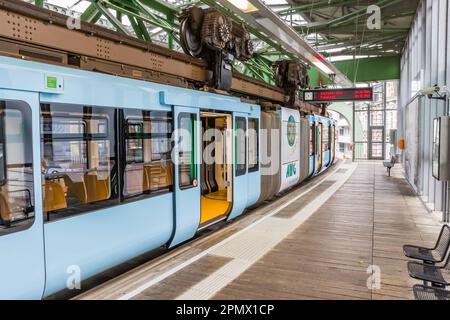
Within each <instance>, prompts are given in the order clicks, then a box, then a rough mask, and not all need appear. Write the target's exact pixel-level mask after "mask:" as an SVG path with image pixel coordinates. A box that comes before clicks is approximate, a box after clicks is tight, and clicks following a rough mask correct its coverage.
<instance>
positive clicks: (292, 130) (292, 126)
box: [287, 116, 297, 147]
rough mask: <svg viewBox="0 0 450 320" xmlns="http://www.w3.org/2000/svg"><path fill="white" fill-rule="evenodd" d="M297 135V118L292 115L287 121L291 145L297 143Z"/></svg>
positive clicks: (288, 137)
mask: <svg viewBox="0 0 450 320" xmlns="http://www.w3.org/2000/svg"><path fill="white" fill-rule="evenodd" d="M296 136H297V126H296V123H295V118H294V117H293V116H290V117H289V119H288V123H287V139H288V144H289V146H290V147H293V146H294V144H295V138H296Z"/></svg>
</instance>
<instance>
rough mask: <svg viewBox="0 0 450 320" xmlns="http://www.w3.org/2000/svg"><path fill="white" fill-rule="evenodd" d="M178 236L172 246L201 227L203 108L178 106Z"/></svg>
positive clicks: (187, 237) (186, 238)
mask: <svg viewBox="0 0 450 320" xmlns="http://www.w3.org/2000/svg"><path fill="white" fill-rule="evenodd" d="M173 115H174V120H173V122H174V136H173V138H174V141H173V143H174V148H173V151H172V160H173V162H174V171H175V172H174V177H175V180H174V233H173V236H172V239H171V241H170V245H169V246H170V247H173V246H176V245H177V244H180V243H182V242H184V241H186V240H188V239H190V238H192V237H193V236H194V235H195V233H196V232H197V229H198V227H199V225H200V196H201V190H200V183H199V172H200V159H201V158H200V157H201V154H200V148H199V146H200V138H199V133H200V119H199V109H196V108H189V107H178V106H175V107H174V112H173Z"/></svg>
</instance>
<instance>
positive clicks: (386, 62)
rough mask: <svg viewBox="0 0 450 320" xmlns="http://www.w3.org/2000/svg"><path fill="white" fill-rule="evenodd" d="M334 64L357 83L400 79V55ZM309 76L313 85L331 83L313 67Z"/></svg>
mask: <svg viewBox="0 0 450 320" xmlns="http://www.w3.org/2000/svg"><path fill="white" fill-rule="evenodd" d="M333 64H334V65H335V66H336V67H337V68H338V69H339V70H340V71H341V72H343V73H344V74H346V75H347V77H348V78H349V79H350V80H351V81H354V82H356V83H358V82H371V81H382V80H395V79H400V56H399V55H396V56H387V57H377V58H364V59H355V60H347V61H339V62H334V63H333ZM309 76H310V79H311V86H313V87H314V86H317V85H318V84H330V81H329V80H328V79H325V78H324V77H322V76H321V74H319V73H318V72H317V70H315V69H313V68H311V69H310V70H309Z"/></svg>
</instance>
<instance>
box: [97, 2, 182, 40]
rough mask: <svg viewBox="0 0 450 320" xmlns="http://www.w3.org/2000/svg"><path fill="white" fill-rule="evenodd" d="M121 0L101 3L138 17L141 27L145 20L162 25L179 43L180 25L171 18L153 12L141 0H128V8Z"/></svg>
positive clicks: (158, 25)
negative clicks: (121, 3)
mask: <svg viewBox="0 0 450 320" xmlns="http://www.w3.org/2000/svg"><path fill="white" fill-rule="evenodd" d="M121 1H122V0H119V1H118V0H116V1H108V0H101V3H102V4H103V5H104V6H105V7H107V8H110V9H113V10H116V11H117V12H121V13H122V14H124V15H127V16H128V17H134V18H135V19H137V21H141V27H142V26H144V24H143V21H145V22H147V23H149V24H151V25H154V26H156V27H160V28H161V29H163V30H164V31H166V32H167V33H168V34H169V35H171V36H172V37H173V39H174V40H175V41H176V42H178V43H179V39H178V36H177V35H176V34H177V33H178V26H177V25H176V24H175V23H174V22H173V21H172V22H170V21H169V20H166V19H164V18H162V17H160V16H158V15H156V14H154V13H153V12H151V11H150V10H148V9H147V8H145V7H144V6H143V5H142V3H141V2H140V1H139V0H131V1H129V2H127V6H126V8H124V7H121V6H120V5H119V2H121ZM116 3H117V4H116ZM111 23H112V22H111ZM115 27H117V26H115Z"/></svg>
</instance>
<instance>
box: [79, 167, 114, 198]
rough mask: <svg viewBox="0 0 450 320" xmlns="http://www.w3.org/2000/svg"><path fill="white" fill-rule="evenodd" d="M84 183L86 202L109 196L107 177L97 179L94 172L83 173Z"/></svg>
mask: <svg viewBox="0 0 450 320" xmlns="http://www.w3.org/2000/svg"><path fill="white" fill-rule="evenodd" d="M84 182H85V185H86V192H87V197H88V199H87V202H88V203H90V202H97V201H103V200H108V199H109V198H110V197H111V190H110V181H109V179H98V176H97V175H96V174H86V175H84Z"/></svg>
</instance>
